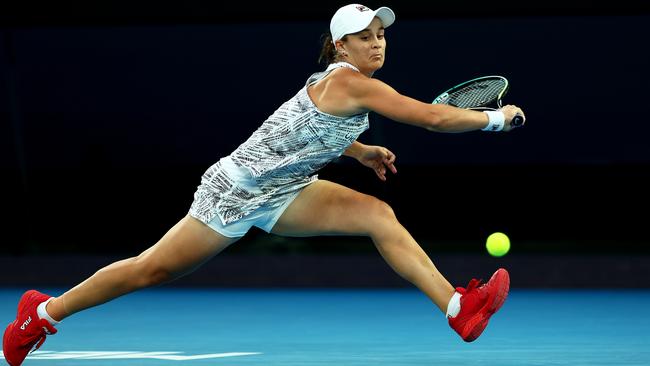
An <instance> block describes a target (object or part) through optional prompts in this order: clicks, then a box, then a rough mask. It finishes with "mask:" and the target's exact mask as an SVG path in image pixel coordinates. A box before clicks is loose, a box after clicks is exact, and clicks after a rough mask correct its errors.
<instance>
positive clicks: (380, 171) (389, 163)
mask: <svg viewBox="0 0 650 366" xmlns="http://www.w3.org/2000/svg"><path fill="white" fill-rule="evenodd" d="M358 160H359V162H360V163H361V164H363V165H365V166H367V167H368V168H371V169H372V170H374V171H375V174H377V177H379V179H381V180H382V181H386V168H388V169H390V171H391V172H393V174H395V173H397V169H395V164H394V163H395V154H393V153H392V152H391V151H390V150H388V149H387V148H385V147H382V146H372V145H366V146H365V148H364V149H363V152H362V153H361V154H360V156H359V159H358Z"/></svg>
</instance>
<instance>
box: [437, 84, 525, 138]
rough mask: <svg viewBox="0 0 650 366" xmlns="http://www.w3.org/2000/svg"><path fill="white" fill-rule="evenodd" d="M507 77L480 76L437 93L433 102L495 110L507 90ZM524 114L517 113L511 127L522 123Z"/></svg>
mask: <svg viewBox="0 0 650 366" xmlns="http://www.w3.org/2000/svg"><path fill="white" fill-rule="evenodd" d="M509 86H510V85H509V83H508V79H506V78H504V77H503V76H498V75H492V76H482V77H480V78H476V79H472V80H469V81H466V82H464V83H461V84H458V85H456V86H454V87H453V88H450V89H449V90H447V91H445V92H444V93H442V94H440V95H438V97H436V99H434V100H433V104H448V105H451V106H454V107H458V108H466V109H474V110H492V111H493V110H497V109H499V108H501V98H503V96H504V95H506V93H507V92H508V88H509ZM524 122H525V120H524V116H522V115H520V114H517V115H515V117H514V118H513V119H512V123H511V124H512V127H521V126H523V125H524Z"/></svg>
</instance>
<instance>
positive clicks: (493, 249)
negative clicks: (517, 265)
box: [485, 232, 510, 257]
mask: <svg viewBox="0 0 650 366" xmlns="http://www.w3.org/2000/svg"><path fill="white" fill-rule="evenodd" d="M485 247H486V248H487V251H488V253H490V255H491V256H493V257H502V256H504V255H506V253H508V251H509V250H510V239H508V236H507V235H506V234H504V233H499V232H496V233H492V234H490V236H488V238H487V241H486V242H485Z"/></svg>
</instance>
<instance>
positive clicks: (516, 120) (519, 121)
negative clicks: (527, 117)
mask: <svg viewBox="0 0 650 366" xmlns="http://www.w3.org/2000/svg"><path fill="white" fill-rule="evenodd" d="M523 124H524V116H522V115H521V114H515V116H514V117H513V118H512V127H521V126H523Z"/></svg>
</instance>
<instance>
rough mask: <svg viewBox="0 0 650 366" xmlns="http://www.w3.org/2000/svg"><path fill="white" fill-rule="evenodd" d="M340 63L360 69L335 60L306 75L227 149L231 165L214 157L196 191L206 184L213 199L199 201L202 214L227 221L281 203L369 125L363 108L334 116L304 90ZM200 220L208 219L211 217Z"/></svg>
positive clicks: (334, 157)
mask: <svg viewBox="0 0 650 366" xmlns="http://www.w3.org/2000/svg"><path fill="white" fill-rule="evenodd" d="M340 67H349V68H352V69H354V70H356V71H357V72H358V71H359V70H358V69H356V68H355V67H354V66H353V65H350V64H348V63H345V62H339V63H334V64H331V65H329V66H328V67H327V69H326V70H325V71H323V72H318V73H315V74H313V75H311V76H310V77H309V79H308V80H307V82H306V84H305V86H304V87H303V88H301V89H300V91H298V93H297V94H296V95H295V96H293V97H292V98H291V99H289V100H288V101H286V102H285V103H284V104H282V105H281V106H280V108H278V109H277V110H276V111H275V112H274V113H273V114H272V115H271V116H270V117H268V118H267V120H266V121H264V123H263V124H262V125H261V126H260V127H259V128H258V129H257V130H256V131H255V132H254V133H253V134H252V135H251V136H250V137H249V138H248V140H246V142H244V143H243V144H241V145H240V146H239V147H237V149H235V151H233V152H232V153H231V154H230V156H229V157H228V160H231V161H232V163H234V165H233V164H232V163H230V162H228V164H223V162H217V163H216V164H214V165H213V166H211V167H210V168H209V169H208V170H207V171H206V173H205V174H204V175H203V178H202V185H201V186H199V190H200V189H201V188H203V189H208V190H209V192H205V193H206V194H207V193H209V194H207V196H209V197H210V201H213V202H202V204H200V206H202V210H201V211H204V214H205V215H207V216H213V215H214V214H218V215H219V217H220V218H221V221H222V222H223V224H224V225H226V224H229V223H231V222H233V221H236V220H238V219H240V218H241V217H244V216H246V215H247V214H248V213H250V212H252V211H253V210H255V209H256V208H259V207H260V206H261V205H264V204H266V205H271V206H275V205H280V204H282V202H284V200H285V199H286V195H287V194H289V193H293V192H295V191H297V190H299V189H301V188H303V187H304V186H306V185H307V184H309V183H311V182H313V181H314V180H316V179H317V175H316V172H317V171H318V170H319V169H321V168H323V167H324V166H325V165H327V164H328V163H329V162H331V161H332V160H334V159H336V158H338V157H339V156H341V155H342V154H343V152H344V151H345V150H346V149H347V148H348V147H349V146H350V145H351V144H352V143H353V142H354V141H356V139H357V138H358V137H359V135H360V134H361V133H362V132H364V131H365V130H367V129H368V127H369V125H368V113H362V114H357V115H354V116H349V117H339V116H334V115H331V114H328V113H325V112H322V111H320V110H318V108H317V107H316V105H315V104H314V103H313V101H312V100H311V98H310V97H309V95H308V94H307V88H308V87H309V86H310V85H312V84H314V83H316V82H318V81H319V80H321V79H323V78H324V77H325V76H327V75H328V74H329V73H330V72H331V71H332V70H335V69H337V68H340ZM228 166H230V168H228ZM234 166H236V167H238V168H240V169H242V170H244V171H245V173H246V174H245V175H247V176H248V177H249V178H250V179H252V180H253V181H254V182H252V183H253V185H256V187H255V188H254V189H251V182H250V181H249V182H243V181H242V172H233V171H232V170H233V168H234ZM250 179H249V180H250ZM206 198H207V197H206ZM194 205H199V203H198V202H195V203H194ZM193 209H194V210H195V211H196V207H193ZM194 214H195V216H197V212H194ZM200 218H201V217H200ZM202 219H205V220H207V221H209V220H210V217H205V218H202Z"/></svg>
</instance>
